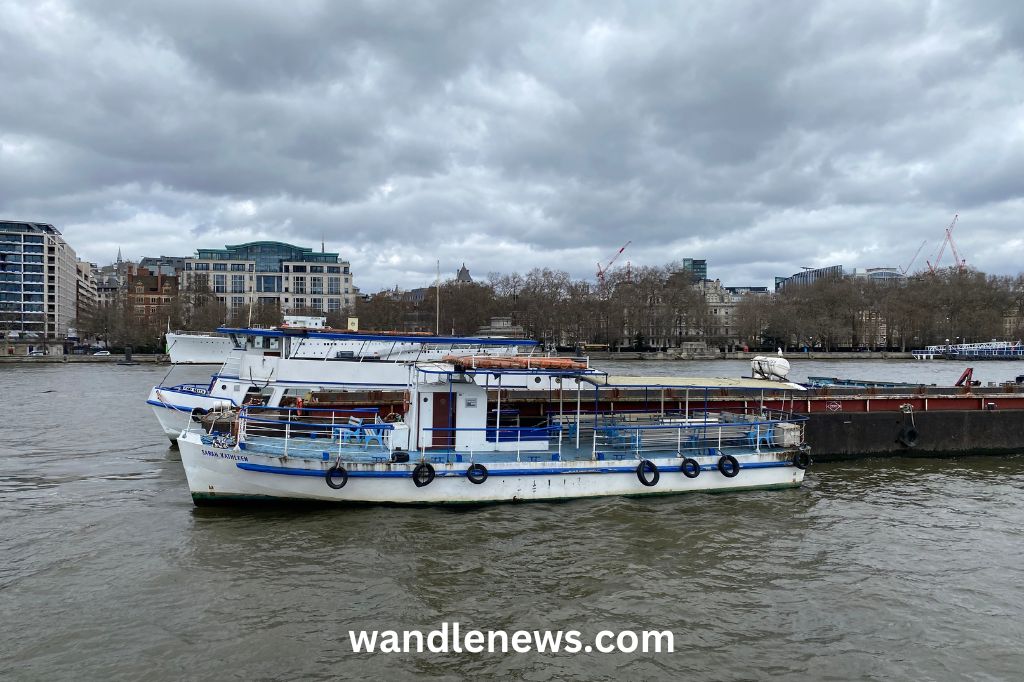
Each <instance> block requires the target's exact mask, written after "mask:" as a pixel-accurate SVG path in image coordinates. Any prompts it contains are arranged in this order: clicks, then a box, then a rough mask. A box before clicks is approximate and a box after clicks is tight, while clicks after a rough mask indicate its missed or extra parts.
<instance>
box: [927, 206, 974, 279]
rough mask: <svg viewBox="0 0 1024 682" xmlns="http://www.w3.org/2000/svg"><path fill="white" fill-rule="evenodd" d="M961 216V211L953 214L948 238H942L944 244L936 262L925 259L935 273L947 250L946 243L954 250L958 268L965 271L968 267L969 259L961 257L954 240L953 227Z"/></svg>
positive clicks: (940, 248)
mask: <svg viewBox="0 0 1024 682" xmlns="http://www.w3.org/2000/svg"><path fill="white" fill-rule="evenodd" d="M959 217H960V214H959V213H957V214H955V215H954V216H953V222H951V223H950V224H949V227H947V228H946V238H945V239H943V240H942V246H941V247H939V255H938V256H936V257H935V264H934V265H933V264H932V262H931V261H925V262H926V263H928V271H929V272H931V273H932V274H933V275H934V274H935V273H936V272H937V271H938V269H939V262H940V261H941V260H942V255H943V254H944V253H945V252H946V244H949V250H950V251H952V252H953V258H955V259H956V265H955V267H956V269H957V270H959V271H960V272H963V271H964V269H965V268H966V267H967V261H966V260H964V259H963V258H961V257H960V252H959V251H957V248H956V242H954V241H953V228H954V227H956V221H957V219H958V218H959Z"/></svg>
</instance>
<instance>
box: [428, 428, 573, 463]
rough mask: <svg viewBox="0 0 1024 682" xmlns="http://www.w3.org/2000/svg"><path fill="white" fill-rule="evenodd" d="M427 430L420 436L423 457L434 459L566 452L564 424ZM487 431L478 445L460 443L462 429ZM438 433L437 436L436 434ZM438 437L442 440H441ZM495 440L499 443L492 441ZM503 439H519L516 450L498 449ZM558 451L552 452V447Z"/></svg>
mask: <svg viewBox="0 0 1024 682" xmlns="http://www.w3.org/2000/svg"><path fill="white" fill-rule="evenodd" d="M423 431H424V432H426V433H427V437H426V438H422V439H420V460H421V461H432V462H443V463H449V462H453V461H455V462H461V461H463V459H464V458H468V461H470V462H473V461H476V457H478V456H480V455H485V454H487V455H496V454H502V455H509V454H511V453H513V452H514V453H515V455H516V461H517V462H521V461H523V457H524V456H525V457H527V458H529V459H534V460H536V459H539V458H540V457H542V456H543V455H544V454H547V455H549V456H551V458H552V459H560V458H561V454H562V443H563V439H562V437H561V436H562V431H563V429H562V427H561V426H559V425H558V424H552V425H548V424H544V425H540V426H481V427H443V426H435V427H424V428H423ZM481 432H482V433H483V434H484V441H483V442H479V441H478V445H477V447H473V446H472V445H469V446H467V447H465V449H462V450H459V448H460V447H461V446H460V445H459V443H458V434H460V433H481ZM435 434H437V436H435ZM437 441H442V442H441V443H440V444H438V443H437ZM492 443H493V444H495V445H492ZM501 443H505V444H511V443H515V449H514V450H498V449H496V448H498V447H500V444H501ZM538 443H544V444H545V445H546V446H547V447H546V448H545V449H544V450H539V449H538V448H537V445H538ZM552 446H553V447H554V452H551V447H552Z"/></svg>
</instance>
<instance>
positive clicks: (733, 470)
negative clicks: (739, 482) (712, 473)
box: [718, 455, 740, 478]
mask: <svg viewBox="0 0 1024 682" xmlns="http://www.w3.org/2000/svg"><path fill="white" fill-rule="evenodd" d="M718 470H719V471H720V472H722V475H723V476H725V477H726V478H732V477H733V476H735V475H736V474H738V473H739V472H740V463H739V462H738V461H737V460H736V458H735V457H733V456H732V455H722V456H721V457H719V458H718Z"/></svg>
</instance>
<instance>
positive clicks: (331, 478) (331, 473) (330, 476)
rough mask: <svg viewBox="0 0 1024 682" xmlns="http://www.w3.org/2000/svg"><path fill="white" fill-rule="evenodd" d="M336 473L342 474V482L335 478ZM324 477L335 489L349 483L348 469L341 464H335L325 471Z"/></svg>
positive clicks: (339, 488)
mask: <svg viewBox="0 0 1024 682" xmlns="http://www.w3.org/2000/svg"><path fill="white" fill-rule="evenodd" d="M335 474H337V475H340V476H341V482H340V483H339V482H337V481H336V480H335ZM324 479H326V481H327V485H328V486H330V487H331V488H333V489H334V490H341V489H342V488H344V487H345V484H346V483H348V470H347V469H345V467H343V466H341V465H340V464H335V465H334V466H332V467H331V468H330V469H328V470H327V472H326V473H324Z"/></svg>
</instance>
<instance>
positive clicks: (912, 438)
mask: <svg viewBox="0 0 1024 682" xmlns="http://www.w3.org/2000/svg"><path fill="white" fill-rule="evenodd" d="M918 435H919V434H918V432H917V429H916V428H914V427H913V426H909V427H908V426H904V427H903V428H902V429H900V435H899V436H897V437H896V440H897V441H899V442H900V443H902V444H903V445H905V446H906V447H908V448H912V447H914V446H915V445H917V437H918Z"/></svg>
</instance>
